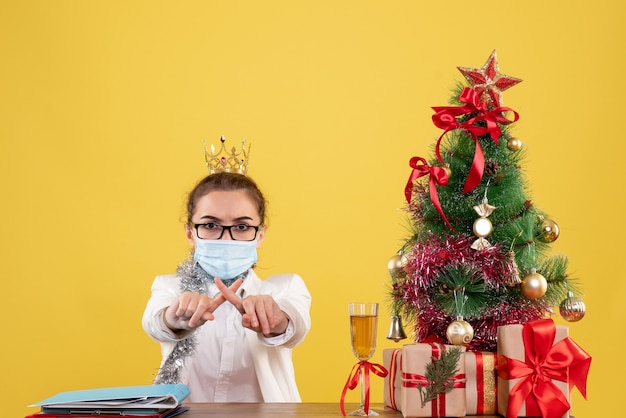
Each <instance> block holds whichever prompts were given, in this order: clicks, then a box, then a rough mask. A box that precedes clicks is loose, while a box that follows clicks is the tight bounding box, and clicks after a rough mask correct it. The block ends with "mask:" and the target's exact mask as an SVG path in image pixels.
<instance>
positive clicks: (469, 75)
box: [457, 49, 522, 108]
mask: <svg viewBox="0 0 626 418" xmlns="http://www.w3.org/2000/svg"><path fill="white" fill-rule="evenodd" d="M457 68H458V69H459V71H460V72H461V73H462V74H463V75H464V76H465V79H466V80H467V81H468V82H469V83H470V85H471V86H472V88H474V90H476V93H478V95H479V96H480V98H481V100H482V101H484V102H487V104H489V105H490V106H491V107H492V108H495V107H499V106H502V92H503V91H504V90H506V89H508V88H509V87H513V86H514V85H516V84H518V83H519V82H521V81H522V80H521V79H519V78H515V77H510V76H508V75H504V74H502V73H501V72H500V68H498V57H497V55H496V51H495V49H494V51H493V52H492V53H491V55H490V56H489V58H488V59H487V62H486V63H485V65H483V66H482V68H467V67H457Z"/></svg>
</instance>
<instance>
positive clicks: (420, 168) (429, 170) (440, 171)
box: [404, 157, 454, 230]
mask: <svg viewBox="0 0 626 418" xmlns="http://www.w3.org/2000/svg"><path fill="white" fill-rule="evenodd" d="M418 163H421V164H418ZM409 165H410V166H411V167H412V168H413V171H411V175H410V176H409V181H408V182H407V183H406V187H405V188H404V195H405V196H406V201H407V202H408V203H411V196H412V194H413V182H414V181H415V180H417V179H418V178H420V177H422V176H425V175H426V174H429V175H430V181H429V184H430V200H431V201H432V202H433V205H434V206H435V209H437V212H439V215H441V218H442V219H443V221H444V222H445V223H446V225H448V226H449V227H450V229H452V230H454V228H453V227H452V225H450V222H448V218H446V215H444V213H443V209H442V208H441V203H439V195H438V194H437V184H438V185H440V186H445V185H446V184H448V173H446V170H445V168H443V167H431V166H429V165H428V162H426V159H424V158H422V157H413V158H411V160H410V161H409Z"/></svg>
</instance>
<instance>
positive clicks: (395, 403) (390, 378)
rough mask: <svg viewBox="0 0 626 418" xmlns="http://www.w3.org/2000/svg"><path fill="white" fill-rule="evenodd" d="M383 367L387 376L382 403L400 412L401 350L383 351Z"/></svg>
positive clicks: (390, 349) (388, 349) (387, 349)
mask: <svg viewBox="0 0 626 418" xmlns="http://www.w3.org/2000/svg"><path fill="white" fill-rule="evenodd" d="M383 366H384V367H385V369H387V371H388V374H387V376H385V382H384V389H385V393H384V395H383V401H384V403H385V406H388V407H390V408H392V409H396V410H400V393H401V391H402V348H386V349H384V350H383Z"/></svg>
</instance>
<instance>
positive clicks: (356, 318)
mask: <svg viewBox="0 0 626 418" xmlns="http://www.w3.org/2000/svg"><path fill="white" fill-rule="evenodd" d="M348 312H349V314H350V342H351V343H352V352H353V353H354V355H355V356H356V358H358V359H359V361H367V360H369V359H370V358H371V357H372V356H373V355H374V351H376V325H377V322H378V303H349V304H348ZM364 375H365V370H364V366H363V365H361V374H360V386H361V406H360V407H359V408H358V409H357V410H356V411H353V412H351V413H349V414H348V415H352V416H365V417H366V416H377V415H378V413H377V412H375V411H372V410H371V409H370V410H369V411H368V412H369V413H368V412H366V411H365V401H364V399H365V385H364V384H363V378H364Z"/></svg>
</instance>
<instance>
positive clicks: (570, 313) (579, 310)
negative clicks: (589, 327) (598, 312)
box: [559, 292, 587, 322]
mask: <svg viewBox="0 0 626 418" xmlns="http://www.w3.org/2000/svg"><path fill="white" fill-rule="evenodd" d="M586 312H587V307H586V306H585V302H583V301H582V300H581V299H580V298H577V297H575V296H574V294H573V293H572V292H567V299H564V300H563V302H561V304H560V305H559V313H560V314H561V316H562V317H563V319H565V320H566V321H568V322H576V321H580V320H581V319H583V316H585V313H586Z"/></svg>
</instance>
